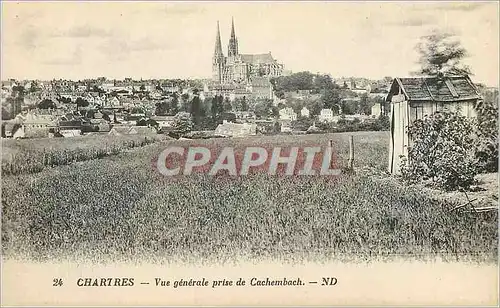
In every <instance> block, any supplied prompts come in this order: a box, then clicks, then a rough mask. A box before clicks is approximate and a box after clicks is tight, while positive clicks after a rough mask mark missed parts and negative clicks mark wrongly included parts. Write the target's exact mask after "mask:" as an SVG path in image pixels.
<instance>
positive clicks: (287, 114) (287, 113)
mask: <svg viewBox="0 0 500 308" xmlns="http://www.w3.org/2000/svg"><path fill="white" fill-rule="evenodd" d="M279 114H280V120H291V121H297V114H296V113H295V111H293V109H292V108H291V107H285V108H283V109H281V110H280V111H279Z"/></svg>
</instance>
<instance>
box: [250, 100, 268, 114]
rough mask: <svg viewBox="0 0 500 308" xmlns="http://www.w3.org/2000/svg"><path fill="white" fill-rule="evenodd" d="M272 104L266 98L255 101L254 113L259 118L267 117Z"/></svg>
mask: <svg viewBox="0 0 500 308" xmlns="http://www.w3.org/2000/svg"><path fill="white" fill-rule="evenodd" d="M271 106H272V104H271V103H269V102H268V101H266V100H259V101H257V102H256V103H255V106H254V113H255V115H256V116H257V117H259V118H267V116H268V115H269V110H270V109H271Z"/></svg>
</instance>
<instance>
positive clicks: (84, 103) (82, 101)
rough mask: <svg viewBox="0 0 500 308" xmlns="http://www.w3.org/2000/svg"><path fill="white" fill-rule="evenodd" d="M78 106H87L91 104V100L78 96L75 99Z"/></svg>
mask: <svg viewBox="0 0 500 308" xmlns="http://www.w3.org/2000/svg"><path fill="white" fill-rule="evenodd" d="M75 103H76V107H77V108H79V107H87V106H88V105H89V102H88V101H87V100H86V99H83V98H81V97H78V98H77V99H76V101H75Z"/></svg>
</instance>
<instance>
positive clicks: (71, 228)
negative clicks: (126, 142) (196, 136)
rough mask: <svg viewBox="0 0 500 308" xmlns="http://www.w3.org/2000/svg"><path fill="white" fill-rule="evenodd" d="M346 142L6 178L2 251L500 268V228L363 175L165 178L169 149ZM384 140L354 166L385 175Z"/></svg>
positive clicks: (152, 152)
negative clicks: (411, 261) (449, 260)
mask: <svg viewBox="0 0 500 308" xmlns="http://www.w3.org/2000/svg"><path fill="white" fill-rule="evenodd" d="M348 136H349V134H334V135H307V136H270V137H255V138H248V139H247V138H245V139H223V140H213V139H211V140H202V141H199V140H196V141H187V142H186V141H169V142H162V143H157V144H154V145H151V146H148V147H144V148H140V149H136V150H134V151H132V152H128V153H122V154H119V155H116V156H111V157H108V158H105V159H101V160H94V161H91V162H90V161H89V162H84V163H81V164H75V165H69V166H61V167H58V168H50V169H46V170H44V171H42V172H40V173H38V174H37V175H36V177H33V176H31V175H28V174H23V175H16V176H8V177H3V178H2V190H3V192H2V206H3V213H2V214H3V215H2V243H3V245H2V250H3V253H4V255H6V256H7V257H23V258H29V259H33V260H47V259H50V260H53V259H55V258H57V259H59V258H76V259H82V258H85V259H87V260H89V259H91V260H95V261H110V260H118V259H122V260H141V261H145V260H146V259H147V260H152V261H160V260H171V261H187V262H189V261H193V262H200V261H202V260H205V261H207V260H214V259H217V260H218V261H224V260H229V259H232V260H234V259H235V258H236V257H238V258H249V259H253V260H255V259H262V258H272V259H281V260H284V261H291V260H303V259H314V260H327V259H329V260H331V259H338V258H343V257H345V256H349V258H351V259H355V260H359V259H367V260H368V259H369V260H374V259H377V258H385V257H388V256H401V255H404V256H407V257H418V258H420V257H429V256H430V257H432V256H435V255H436V254H438V255H442V256H444V257H453V258H458V259H464V258H465V259H474V260H490V261H491V260H493V261H495V260H496V255H497V241H498V229H497V216H496V212H495V213H493V214H485V215H488V216H473V215H472V214H470V215H469V214H465V213H460V214H459V213H455V212H451V213H450V212H448V210H449V208H450V206H452V205H450V204H446V203H442V202H437V201H434V200H432V199H430V198H429V197H427V196H425V195H422V193H420V192H419V191H418V190H413V189H411V188H408V187H404V186H399V185H396V184H395V183H393V182H391V181H384V180H374V179H372V178H369V177H365V176H363V175H359V174H358V175H357V176H347V175H346V176H343V177H340V178H327V177H280V178H276V177H270V176H267V175H265V174H256V175H252V176H246V177H237V178H229V177H225V176H218V177H209V176H206V175H203V174H195V175H192V176H189V177H179V178H165V177H163V176H162V175H160V174H159V173H157V172H156V171H155V170H154V169H153V168H152V166H151V161H152V159H153V158H154V157H155V156H156V155H158V153H159V152H160V151H162V150H163V149H164V148H165V146H166V145H167V144H168V145H171V144H182V145H185V144H186V143H188V144H197V145H200V144H202V145H203V144H204V145H210V144H221V145H222V146H224V145H234V146H241V145H244V144H253V145H258V146H265V145H270V144H272V145H286V144H290V145H291V144H293V145H308V144H324V143H326V142H328V140H330V139H333V140H334V142H335V145H336V149H337V153H338V155H339V159H340V161H341V162H344V159H345V158H347V153H348V151H347V149H348ZM387 142H388V133H387V132H377V133H373V132H372V133H356V135H355V146H356V161H357V162H356V164H357V166H365V165H366V166H370V167H372V168H374V169H381V168H385V167H386V161H387V146H388V144H387Z"/></svg>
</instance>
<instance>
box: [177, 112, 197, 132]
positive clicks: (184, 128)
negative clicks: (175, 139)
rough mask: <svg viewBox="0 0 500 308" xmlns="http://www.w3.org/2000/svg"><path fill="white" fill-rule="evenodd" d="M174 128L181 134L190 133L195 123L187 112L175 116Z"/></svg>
mask: <svg viewBox="0 0 500 308" xmlns="http://www.w3.org/2000/svg"><path fill="white" fill-rule="evenodd" d="M172 126H173V127H174V128H175V130H176V131H177V132H178V133H180V134H185V133H188V132H190V131H191V130H192V129H193V121H192V120H191V115H190V114H189V113H187V112H179V113H178V114H177V115H176V116H175V119H174V123H173V125H172Z"/></svg>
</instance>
